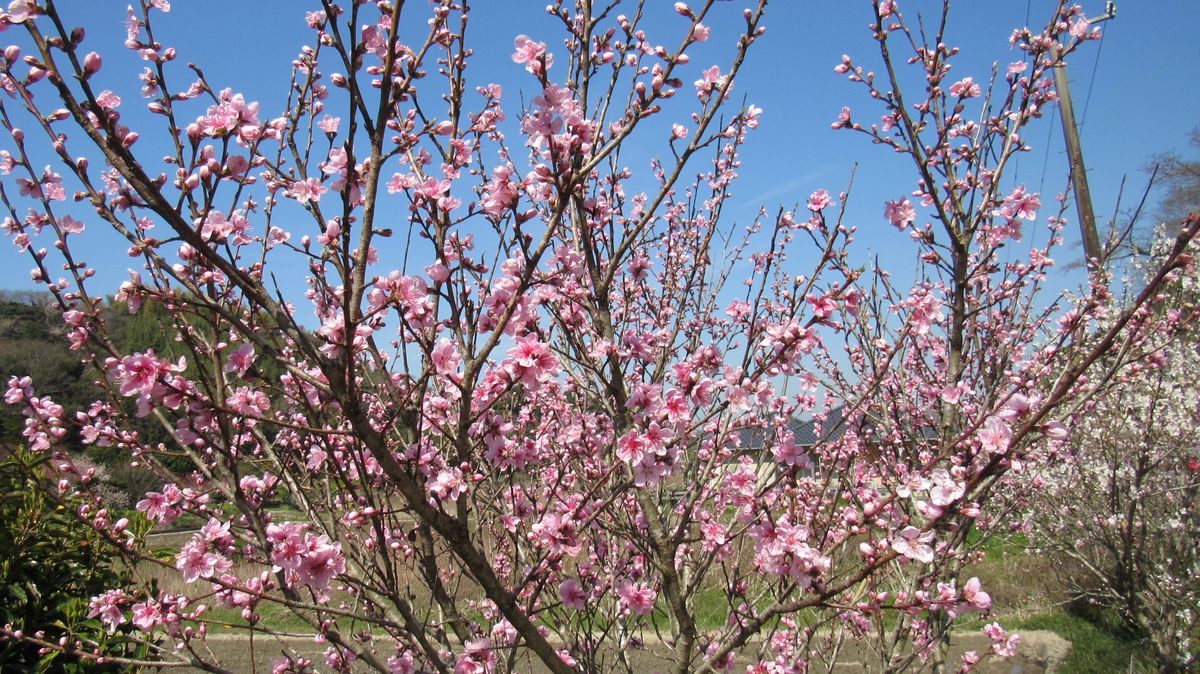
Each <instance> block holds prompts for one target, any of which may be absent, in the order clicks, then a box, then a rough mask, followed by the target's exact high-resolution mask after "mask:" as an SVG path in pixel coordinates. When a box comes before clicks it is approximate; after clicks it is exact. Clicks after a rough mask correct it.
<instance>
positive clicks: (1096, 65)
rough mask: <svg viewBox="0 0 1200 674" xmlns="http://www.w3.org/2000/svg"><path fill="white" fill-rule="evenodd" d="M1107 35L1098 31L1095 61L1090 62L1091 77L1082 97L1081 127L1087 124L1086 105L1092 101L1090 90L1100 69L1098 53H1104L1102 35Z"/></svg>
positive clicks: (1105, 32) (1093, 86)
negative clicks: (1098, 39)
mask: <svg viewBox="0 0 1200 674" xmlns="http://www.w3.org/2000/svg"><path fill="white" fill-rule="evenodd" d="M1106 35H1108V31H1107V30H1105V31H1103V32H1101V33H1100V44H1098V45H1096V62H1095V63H1093V64H1092V77H1091V79H1089V80H1088V92H1087V96H1086V97H1084V99H1083V114H1082V115H1080V116H1079V127H1080V128H1083V125H1084V124H1087V113H1088V105H1090V104H1091V102H1092V90H1093V89H1094V88H1095V85H1096V71H1098V70H1099V69H1100V54H1102V53H1104V36H1106Z"/></svg>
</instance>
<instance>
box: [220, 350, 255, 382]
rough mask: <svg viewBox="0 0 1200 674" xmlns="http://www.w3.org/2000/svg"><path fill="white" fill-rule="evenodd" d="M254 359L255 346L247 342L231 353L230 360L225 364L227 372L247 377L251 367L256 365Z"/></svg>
mask: <svg viewBox="0 0 1200 674" xmlns="http://www.w3.org/2000/svg"><path fill="white" fill-rule="evenodd" d="M254 358H255V356H254V345H253V344H251V343H250V342H246V343H244V344H242V345H241V346H239V347H238V348H236V349H234V350H233V351H231V352H229V359H228V360H227V361H226V363H225V371H226V372H234V373H237V374H238V375H245V374H246V371H247V370H249V369H250V366H251V365H253V364H254Z"/></svg>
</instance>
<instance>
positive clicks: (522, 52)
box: [512, 35, 554, 75]
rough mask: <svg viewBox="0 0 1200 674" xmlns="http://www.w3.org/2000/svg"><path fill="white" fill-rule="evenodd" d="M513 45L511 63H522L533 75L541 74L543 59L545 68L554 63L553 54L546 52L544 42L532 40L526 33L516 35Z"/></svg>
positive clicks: (547, 68)
mask: <svg viewBox="0 0 1200 674" xmlns="http://www.w3.org/2000/svg"><path fill="white" fill-rule="evenodd" d="M513 46H515V47H516V51H514V52H513V55H512V60H513V63H524V64H525V70H527V71H529V72H530V73H531V74H533V75H541V74H542V72H543V71H542V67H543V66H542V62H543V61H545V68H546V70H549V69H550V66H551V65H552V64H553V63H554V56H553V55H551V54H547V53H546V43H545V42H534V41H533V40H531V39H529V36H528V35H518V36H517V38H516V39H515V40H513Z"/></svg>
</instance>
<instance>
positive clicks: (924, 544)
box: [892, 526, 933, 564]
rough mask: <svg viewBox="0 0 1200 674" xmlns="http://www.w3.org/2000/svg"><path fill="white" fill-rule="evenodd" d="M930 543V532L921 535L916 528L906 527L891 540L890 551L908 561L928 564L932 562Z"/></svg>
mask: <svg viewBox="0 0 1200 674" xmlns="http://www.w3.org/2000/svg"><path fill="white" fill-rule="evenodd" d="M932 541H933V532H932V531H926V532H924V533H922V532H921V530H920V529H917V528H916V527H913V526H907V527H904V528H903V529H901V530H900V531H899V532H898V533H897V534H896V536H895V537H894V538H893V539H892V549H893V550H895V551H896V552H898V553H900V554H901V555H904V556H905V557H908V558H909V559H915V560H917V561H918V562H921V563H923V564H929V563H931V562H933V548H932V547H930V545H929V544H930V542H932Z"/></svg>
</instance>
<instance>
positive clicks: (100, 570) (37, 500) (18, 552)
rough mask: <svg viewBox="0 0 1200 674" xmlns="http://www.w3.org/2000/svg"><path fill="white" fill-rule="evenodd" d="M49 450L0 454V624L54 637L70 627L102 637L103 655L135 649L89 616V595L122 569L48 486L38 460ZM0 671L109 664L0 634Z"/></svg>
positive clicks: (118, 577)
mask: <svg viewBox="0 0 1200 674" xmlns="http://www.w3.org/2000/svg"><path fill="white" fill-rule="evenodd" d="M46 460H47V458H46V457H45V456H43V455H34V454H32V453H30V452H26V451H24V450H20V449H18V450H17V451H16V452H15V453H12V454H10V455H7V456H3V457H2V458H0V625H8V624H11V625H12V626H13V629H16V630H21V631H23V632H24V633H25V634H27V635H34V634H37V633H38V632H44V634H45V636H44V637H43V638H44V639H45V640H46V641H49V642H52V643H57V642H58V640H59V638H60V637H62V636H66V635H70V637H69V639H70V640H71V641H72V642H73V641H74V640H76V639H82V640H83V641H84V642H85V643H87V642H89V641H94V642H98V643H99V644H102V647H103V650H104V651H105V652H106V653H108V654H109V655H126V656H141V655H144V653H143V650H142V649H141V648H140V647H137V646H136V645H135V644H132V643H129V642H128V640H127V638H126V637H125V636H124V635H122V634H120V633H117V634H114V635H109V634H108V633H107V632H106V631H105V629H104V627H103V626H102V625H101V624H100V621H99V620H96V619H90V618H88V617H87V614H88V602H89V600H90V598H91V597H93V596H95V595H98V594H100V593H102V592H104V591H105V590H109V589H112V588H115V587H121V586H123V584H124V582H125V580H127V578H126V576H125V575H124V574H123V573H122V572H121V571H120V570H119V568H118V566H117V564H118V563H119V562H116V561H115V560H117V559H118V555H117V554H116V552H117V551H116V549H115V548H114V547H113V546H112V545H111V544H109V543H107V542H106V541H105V540H104V539H103V538H102V537H101V536H100V535H99V534H97V533H96V532H94V531H92V530H90V529H87V528H85V527H83V526H81V525H80V523H79V522H78V521H77V520H76V518H75V517H74V515H73V513H72V512H71V511H69V510H68V508H73V507H75V506H76V505H77V504H75V503H71V502H59V501H57V500H55V499H54V498H52V497H51V496H50V495H49V494H50V493H51V492H48V491H47V490H48V489H50V488H52V487H53V485H52V484H51V483H50V482H49V479H48V478H47V475H46V471H45V468H44V467H43V464H44V463H45V461H46ZM0 671H4V672H67V673H77V672H112V671H120V668H119V667H117V666H115V665H113V664H111V663H110V664H106V665H96V664H95V663H93V662H89V661H86V660H81V659H80V658H78V657H77V656H73V655H68V654H64V653H62V652H60V651H50V652H49V653H44V654H43V653H39V648H38V647H37V646H36V645H34V644H29V643H25V642H20V641H16V640H12V639H0Z"/></svg>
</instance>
